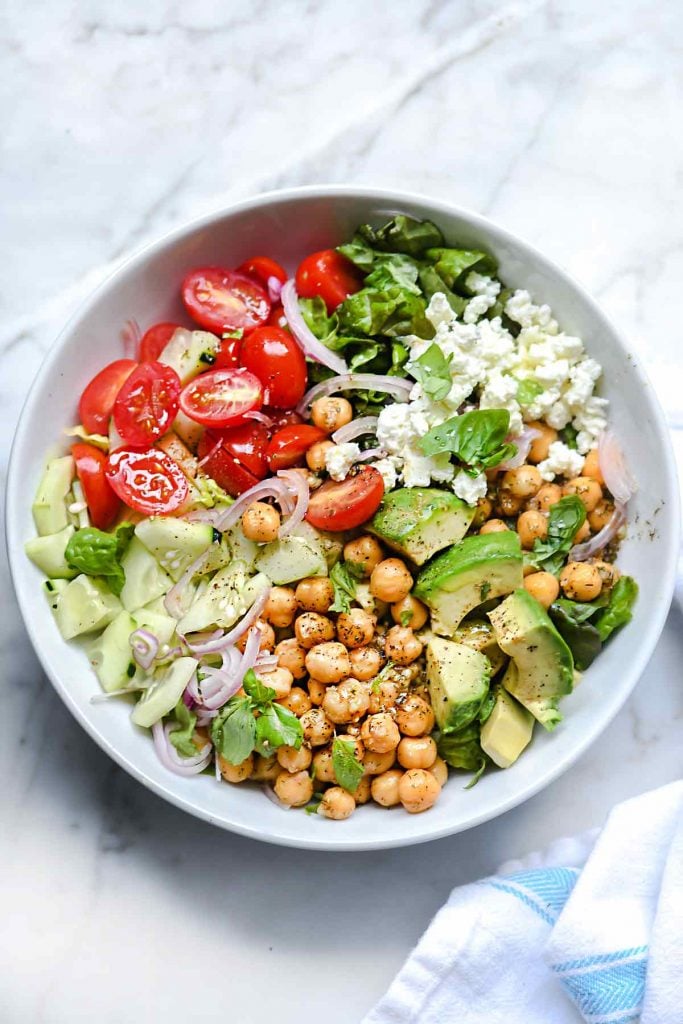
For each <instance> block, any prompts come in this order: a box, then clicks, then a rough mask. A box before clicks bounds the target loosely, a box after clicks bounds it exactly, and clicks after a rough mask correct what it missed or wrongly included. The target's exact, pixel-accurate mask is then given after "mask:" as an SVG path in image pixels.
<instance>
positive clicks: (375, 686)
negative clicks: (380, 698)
mask: <svg viewBox="0 0 683 1024" xmlns="http://www.w3.org/2000/svg"><path fill="white" fill-rule="evenodd" d="M393 667H394V663H393V661H388V662H387V663H386V665H385V666H384V668H383V669H382V670H381V672H378V673H377V675H376V676H375V678H374V679H373V680H372V683H371V684H370V688H371V689H372V692H373V693H379V688H380V686H381V685H382V683H383V682H384V680H385V679H388V677H389V676H390V675H391V670H392V668H393Z"/></svg>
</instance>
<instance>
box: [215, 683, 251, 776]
mask: <svg viewBox="0 0 683 1024" xmlns="http://www.w3.org/2000/svg"><path fill="white" fill-rule="evenodd" d="M211 739H212V741H213V745H214V747H215V748H216V750H217V751H218V753H219V754H220V755H221V757H224V758H225V760H226V761H227V762H228V763H229V764H241V763H242V761H244V760H246V758H247V757H249V755H250V754H251V752H252V751H253V749H254V747H255V746H256V719H255V718H254V714H253V704H252V702H251V700H250V699H249V697H231V698H230V700H229V701H228V703H227V704H226V705H225V706H224V707H222V708H221V710H220V711H219V712H218V714H217V715H216V717H215V718H214V720H213V721H212V723H211Z"/></svg>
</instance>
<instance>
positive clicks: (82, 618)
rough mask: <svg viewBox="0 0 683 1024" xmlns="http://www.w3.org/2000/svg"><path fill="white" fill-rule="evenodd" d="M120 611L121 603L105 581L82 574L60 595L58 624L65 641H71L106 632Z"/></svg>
mask: <svg viewBox="0 0 683 1024" xmlns="http://www.w3.org/2000/svg"><path fill="white" fill-rule="evenodd" d="M120 611H121V602H120V601H119V599H118V598H117V597H115V596H114V594H112V592H111V590H109V588H108V587H107V584H106V583H105V582H104V580H101V579H99V578H98V577H95V576H86V575H85V574H82V575H80V576H77V577H76V579H75V580H71V582H70V583H67V585H66V587H64V588H63V589H62V590H61V591H60V594H59V600H58V601H57V607H56V609H55V620H56V622H57V625H58V627H59V631H60V633H61V634H62V636H63V637H64V639H65V640H71V639H72V638H73V637H75V636H80V634H81V633H94V632H95V631H97V630H99V629H104V627H105V626H108V625H109V623H110V622H111V621H112V619H113V618H114V617H115V616H116V615H118V613H119V612H120Z"/></svg>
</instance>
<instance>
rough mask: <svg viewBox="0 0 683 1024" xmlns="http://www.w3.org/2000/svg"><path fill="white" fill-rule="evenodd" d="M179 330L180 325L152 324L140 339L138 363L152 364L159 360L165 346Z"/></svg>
mask: <svg viewBox="0 0 683 1024" xmlns="http://www.w3.org/2000/svg"><path fill="white" fill-rule="evenodd" d="M179 329H180V324H167V323H164V324H154V327H149V328H148V329H147V330H146V331H145V333H144V334H143V335H142V338H141V339H140V357H139V358H140V362H141V363H153V362H155V360H157V359H158V358H159V356H160V355H161V353H162V352H163V351H164V349H165V348H166V346H167V344H168V343H169V341H170V340H171V338H172V337H173V335H174V334H175V332H176V331H177V330H179Z"/></svg>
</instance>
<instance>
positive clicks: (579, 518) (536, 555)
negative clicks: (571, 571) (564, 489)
mask: <svg viewBox="0 0 683 1024" xmlns="http://www.w3.org/2000/svg"><path fill="white" fill-rule="evenodd" d="M585 521H586V508H585V506H584V504H583V502H582V501H581V499H580V498H579V497H578V496H577V495H576V494H568V495H567V496H566V497H565V498H560V500H559V501H558V502H557V504H556V505H553V506H552V507H551V509H550V514H549V516H548V536H547V537H546V538H545V540H538V539H537V540H535V541H534V547H533V550H532V551H530V552H528V557H525V562H526V564H527V565H532V566H534V567H535V568H536V569H542V570H543V571H544V572H551V573H553V574H557V573H558V572H559V571H560V570H561V568H562V566H563V565H564V563H565V560H566V558H567V555H568V554H569V549H570V548H571V547H572V545H573V543H574V537H575V536H576V533H577V531H578V530H580V529H581V527H582V526H583V524H584V522H585Z"/></svg>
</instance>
